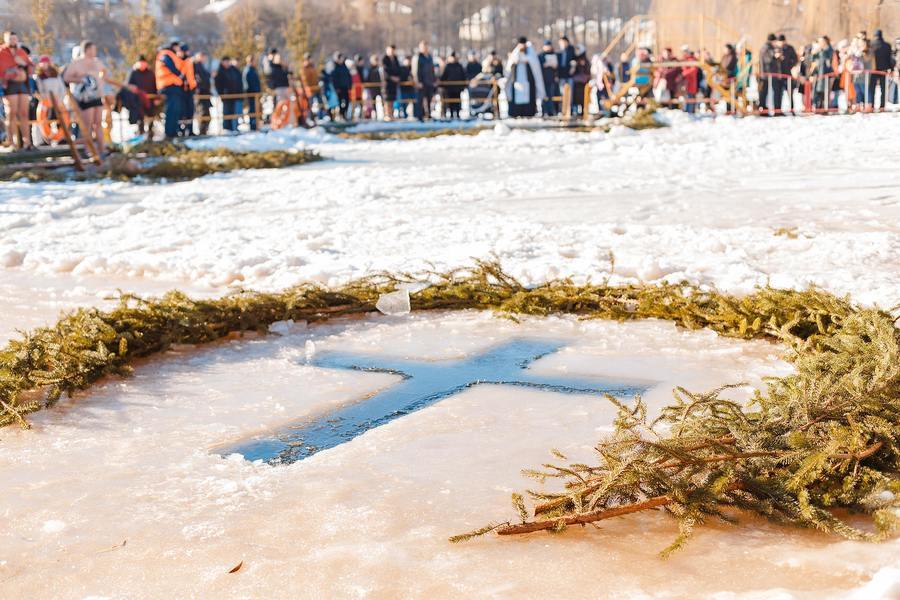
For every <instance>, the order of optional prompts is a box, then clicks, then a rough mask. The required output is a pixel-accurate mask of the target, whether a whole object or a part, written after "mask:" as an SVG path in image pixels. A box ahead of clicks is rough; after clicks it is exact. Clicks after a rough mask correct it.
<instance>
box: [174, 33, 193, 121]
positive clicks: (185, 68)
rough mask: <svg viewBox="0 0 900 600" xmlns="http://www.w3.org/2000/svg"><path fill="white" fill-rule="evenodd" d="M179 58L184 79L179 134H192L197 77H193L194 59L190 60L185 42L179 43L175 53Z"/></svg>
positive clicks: (189, 50)
mask: <svg viewBox="0 0 900 600" xmlns="http://www.w3.org/2000/svg"><path fill="white" fill-rule="evenodd" d="M177 54H178V58H180V59H181V64H180V65H179V66H180V67H181V72H182V73H184V77H185V79H186V81H185V83H184V98H183V100H184V106H183V107H182V113H181V128H180V133H181V135H185V136H190V135H194V93H195V92H196V91H197V79H196V77H194V61H193V60H191V49H190V48H189V47H188V45H187V44H182V45H181V51H180V52H178V53H177Z"/></svg>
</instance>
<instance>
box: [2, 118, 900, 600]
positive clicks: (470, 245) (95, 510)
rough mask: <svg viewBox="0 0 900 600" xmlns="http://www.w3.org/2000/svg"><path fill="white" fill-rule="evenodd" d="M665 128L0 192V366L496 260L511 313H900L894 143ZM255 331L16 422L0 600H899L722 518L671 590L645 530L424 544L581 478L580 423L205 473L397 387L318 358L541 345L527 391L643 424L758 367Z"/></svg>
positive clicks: (852, 126) (813, 536) (766, 126)
mask: <svg viewBox="0 0 900 600" xmlns="http://www.w3.org/2000/svg"><path fill="white" fill-rule="evenodd" d="M665 118H666V119H668V120H669V121H670V122H671V123H672V127H671V128H668V129H661V130H654V131H642V132H632V131H630V130H619V129H613V130H612V131H611V132H610V133H609V134H598V133H573V132H567V131H556V130H541V131H525V130H522V129H521V128H519V127H517V126H515V125H514V124H513V126H503V127H500V128H497V129H495V128H491V129H486V130H485V131H482V132H480V133H478V134H477V135H473V136H441V137H439V138H432V139H422V140H414V141H379V142H375V141H361V140H353V139H344V138H340V137H336V136H333V135H330V134H328V133H326V132H324V131H323V130H319V129H316V130H312V131H306V130H297V131H284V130H283V131H280V132H277V133H272V134H264V133H257V134H248V135H243V136H238V137H222V138H207V139H203V140H196V141H191V144H194V145H197V146H198V147H206V148H211V147H219V146H223V147H229V148H233V149H239V150H259V149H298V150H299V149H314V150H316V151H318V152H320V153H321V154H322V155H323V156H326V157H329V158H330V160H328V161H325V162H320V163H315V164H310V165H303V166H299V167H294V168H289V169H281V170H267V171H243V172H235V173H228V174H219V175H213V176H208V177H204V178H201V179H198V180H196V181H193V182H183V183H161V184H155V185H138V184H128V183H113V182H102V183H77V184H74V183H70V184H58V183H48V184H40V185H36V184H24V183H10V184H4V185H2V186H0V340H4V339H8V338H9V337H11V336H13V335H14V331H15V330H16V329H30V328H32V327H35V326H37V325H40V324H42V323H47V322H52V320H53V319H54V318H55V317H56V315H57V314H58V313H59V312H60V311H61V310H70V309H72V308H74V307H77V306H97V305H99V306H109V305H110V304H111V303H112V302H114V297H115V294H116V290H117V289H123V290H127V291H136V292H138V293H141V294H159V293H161V292H163V291H164V290H166V289H169V288H173V287H177V288H179V289H182V290H185V291H187V292H189V293H192V294H195V295H203V296H209V295H215V296H218V295H221V294H223V293H225V292H227V291H228V290H229V289H231V288H232V287H235V286H244V287H251V288H255V289H263V290H276V289H281V288H283V287H286V286H289V285H292V284H295V283H300V282H305V281H310V280H312V281H320V282H323V283H327V284H337V283H340V282H343V281H346V280H348V279H349V278H352V277H356V276H359V275H365V274H369V273H371V272H372V271H375V270H380V269H387V270H391V271H415V270H417V269H421V268H436V269H442V268H447V267H455V266H459V265H466V264H471V259H472V257H476V258H490V257H492V256H495V257H497V259H498V260H499V261H500V262H501V263H502V264H503V266H504V267H505V268H506V269H507V270H509V271H510V272H511V273H512V274H513V275H515V276H516V277H519V278H520V279H521V280H522V281H524V282H526V283H538V282H541V281H544V280H546V279H547V278H551V277H560V276H573V277H575V278H576V279H577V280H579V281H584V280H587V279H588V278H591V279H593V280H595V281H596V280H603V279H606V278H607V277H608V278H609V279H610V281H611V282H612V283H614V284H618V283H626V282H633V281H648V282H656V281H675V282H677V281H690V282H694V283H697V284H702V285H716V286H718V287H720V288H722V289H725V290H729V291H733V292H737V293H743V292H748V291H751V290H752V289H754V288H755V287H757V286H760V285H765V284H766V283H771V284H772V285H775V286H777V287H793V288H803V287H805V286H807V285H809V284H816V285H820V286H822V287H824V288H826V289H829V290H832V291H834V292H837V293H840V294H849V295H850V296H851V297H852V298H853V299H854V300H856V301H858V302H861V303H864V304H879V305H881V306H884V307H890V306H893V305H895V304H896V303H897V300H898V298H900V268H898V266H897V256H898V255H900V171H898V169H897V168H896V159H897V156H900V115H869V116H864V115H859V116H853V117H840V118H803V119H744V120H732V119H718V120H711V119H709V120H698V121H695V120H691V119H687V118H685V117H684V116H683V115H680V114H670V115H667V116H666V117H665ZM611 258H614V263H615V268H614V270H613V271H612V272H611V264H612V261H611ZM410 291H415V290H414V289H413V290H410ZM403 292H404V290H401V294H400V295H401V296H404V293H403ZM404 298H405V296H404ZM401 299H403V298H401ZM388 308H390V309H391V310H389V311H386V312H401V313H402V312H404V310H399V311H396V310H394V309H396V308H397V307H396V306H388ZM400 308H401V309H404V308H405V305H404V306H401V307H400ZM273 332H274V335H270V336H266V337H257V336H247V337H245V338H242V339H240V340H233V341H229V342H224V343H220V344H214V345H212V346H209V347H204V348H196V349H195V348H190V347H180V348H177V349H174V350H173V351H172V352H169V353H168V354H167V355H165V356H164V357H161V358H159V359H157V360H150V361H146V362H144V363H142V364H140V365H139V366H138V368H137V371H136V374H135V376H134V377H132V378H129V379H122V380H120V379H111V380H108V381H106V382H104V383H103V384H102V385H100V386H99V387H97V388H94V389H92V390H90V391H89V392H86V393H82V394H79V395H78V396H77V398H76V399H75V400H74V401H70V400H64V401H62V402H61V403H60V404H59V405H58V406H57V407H54V408H52V409H49V410H46V411H43V412H42V413H39V414H36V415H34V416H33V417H32V423H33V425H34V428H33V429H32V430H30V431H20V430H18V429H14V428H7V429H3V430H0V489H3V490H4V493H3V494H0V518H2V519H3V523H4V526H3V527H0V596H2V597H73V598H87V597H147V598H151V597H160V596H173V595H174V596H179V597H183V596H184V597H189V596H200V597H212V596H214V597H248V596H291V597H348V596H353V597H358V596H375V597H396V596H398V595H402V596H408V597H421V596H426V595H427V596H435V597H460V596H477V597H484V596H488V597H500V596H503V597H508V596H524V597H546V596H565V597H598V596H599V597H620V598H632V597H668V598H682V597H691V598H715V599H723V600H724V599H741V600H746V599H751V598H754V599H755V598H772V597H776V598H803V599H805V598H843V597H855V598H867V599H868V598H892V597H897V594H898V585H900V562H898V558H897V557H898V556H900V541H897V540H894V541H890V542H887V543H884V544H864V543H856V542H848V541H842V540H840V539H836V538H834V537H830V536H825V535H822V534H819V533H816V532H811V531H797V530H793V529H785V528H780V527H777V526H775V525H771V524H769V523H766V522H763V521H761V520H758V519H754V518H752V517H749V516H746V515H742V516H741V523H742V525H745V526H741V527H737V528H734V527H728V526H724V525H718V524H711V525H710V526H709V527H705V528H703V529H701V530H700V531H699V532H698V533H697V536H696V538H695V539H694V540H693V541H692V542H691V543H690V544H688V546H687V547H686V548H685V550H684V551H682V552H680V553H678V554H676V555H675V556H674V557H673V558H671V559H669V560H666V561H663V560H661V559H659V558H658V556H657V552H658V551H659V550H660V549H662V548H663V547H664V546H665V545H666V544H668V543H669V542H670V541H671V540H672V538H673V537H674V536H675V535H676V530H675V528H674V526H673V524H672V522H671V521H670V520H668V519H667V518H665V517H664V515H662V514H651V515H641V516H636V517H634V518H625V519H617V520H612V521H610V522H608V523H606V524H604V525H603V527H602V528H601V529H600V530H594V529H584V530H578V531H574V530H573V531H569V532H567V533H566V535H564V536H559V537H554V538H552V539H551V538H548V537H547V536H544V535H536V536H530V537H525V538H516V539H498V538H496V537H488V538H484V539H480V540H477V541H474V542H471V543H468V544H465V545H451V544H449V543H448V542H447V541H446V538H447V537H448V536H449V535H452V534H455V533H459V532H461V531H466V530H468V529H472V528H474V527H477V526H480V525H483V524H485V523H486V522H488V521H490V520H492V519H493V520H503V519H507V518H510V517H511V516H513V512H514V511H513V510H512V507H511V506H510V502H509V495H510V493H511V492H512V491H516V490H522V489H525V488H528V487H532V486H533V485H534V484H533V482H531V481H530V480H526V479H524V478H522V476H521V475H520V474H519V470H520V469H521V468H526V467H535V466H538V465H540V464H541V463H542V462H545V461H546V460H547V459H548V458H549V455H548V453H547V451H548V450H549V449H550V448H554V447H556V448H559V449H560V450H562V451H563V452H565V453H567V454H569V455H570V456H571V457H573V458H578V457H584V458H589V457H590V449H591V446H592V444H594V443H595V442H596V441H597V439H598V438H599V437H601V436H602V435H604V433H606V432H608V431H609V430H610V425H611V421H612V418H613V416H614V415H613V412H612V407H611V405H610V404H608V403H606V402H605V401H603V400H599V399H597V398H595V397H590V396H568V395H567V396H561V395H558V394H553V393H548V392H541V391H536V390H524V389H518V388H517V389H515V390H511V389H508V388H505V387H502V386H476V387H474V388H471V389H468V390H467V391H465V392H464V393H461V394H457V395H455V396H452V397H450V398H447V399H445V400H442V401H441V402H439V403H437V404H435V405H434V406H431V407H429V408H426V409H423V410H421V411H418V412H415V413H413V414H410V415H407V416H405V417H402V418H399V419H396V420H394V421H392V422H391V423H389V424H387V425H385V426H382V427H378V428H376V429H373V430H371V431H368V432H367V433H365V434H364V435H361V436H359V437H357V438H355V439H354V440H352V441H351V442H349V443H346V444H343V445H340V446H338V447H335V448H332V449H330V450H326V451H323V452H320V453H318V454H316V455H315V456H313V457H311V458H309V459H307V460H304V461H301V462H298V463H295V464H293V465H290V466H280V467H271V466H268V465H265V464H261V463H251V462H248V461H246V460H244V459H243V458H241V457H240V456H236V455H234V456H228V457H222V456H220V455H218V454H217V453H216V450H217V449H218V448H224V447H229V446H233V445H234V444H235V443H236V442H238V441H240V440H242V439H245V438H248V437H250V436H254V435H258V434H260V433H264V432H268V431H272V430H274V429H277V428H279V427H281V426H284V425H286V424H290V423H295V422H297V421H298V420H302V419H303V418H305V417H309V416H312V415H319V414H322V413H324V412H326V411H329V410H330V409H333V408H335V407H338V406H342V405H344V404H346V403H347V402H350V401H355V400H359V399H362V398H365V397H367V396H369V395H371V394H373V393H376V392H377V391H379V390H381V389H383V388H384V387H385V386H388V385H391V384H392V383H394V382H396V381H397V376H394V375H390V374H384V373H361V372H349V371H335V370H327V369H321V368H318V367H314V366H311V365H309V364H308V363H309V362H310V360H311V359H312V357H313V356H314V355H316V354H317V353H318V352H327V351H330V350H340V351H347V352H356V353H359V352H363V353H364V352H369V353H378V354H381V355H395V356H403V357H414V358H415V359H416V360H445V359H451V358H459V357H466V356H470V355H473V354H476V353H479V352H481V351H483V350H485V349H486V348H488V347H491V346H493V345H496V344H499V343H501V342H503V341H504V340H508V339H512V338H520V337H548V338H552V339H563V340H566V341H567V342H568V343H569V346H567V347H566V348H565V349H564V350H563V351H561V352H559V353H556V354H553V355H549V356H547V357H545V358H543V359H541V360H539V361H538V362H536V363H535V365H534V366H533V368H534V369H535V370H537V371H538V372H539V373H543V374H554V373H557V374H559V373H563V372H565V373H567V374H569V375H572V376H591V375H595V376H599V377H615V378H619V379H633V380H642V381H647V380H648V379H649V380H652V381H653V382H654V383H655V384H654V385H653V387H652V388H651V389H650V390H649V392H648V393H647V394H646V400H647V401H648V403H649V404H650V405H651V407H654V408H656V409H658V408H659V407H660V406H662V405H663V404H664V403H666V402H668V401H669V399H670V397H671V396H670V393H671V389H672V388H673V387H674V386H676V385H683V386H685V387H687V388H688V389H694V390H706V389H710V388H713V387H715V386H717V385H719V384H723V383H734V382H738V381H746V382H749V383H751V384H752V385H759V382H760V381H761V379H762V378H763V377H766V376H780V375H784V374H785V373H787V372H788V366H787V365H786V364H784V363H783V362H781V361H780V360H779V359H778V355H779V354H780V352H781V350H782V349H781V348H779V347H777V346H772V345H769V344H766V343H761V342H754V343H746V342H738V341H734V340H726V339H723V338H719V337H717V336H716V335H715V334H713V333H711V332H708V331H696V332H687V331H681V330H678V329H676V328H675V327H674V326H673V325H671V324H668V323H660V322H655V321H647V322H638V323H627V324H619V323H611V322H603V321H597V322H593V321H591V322H581V321H578V320H575V319H571V318H548V319H536V318H534V319H533V318H528V319H525V320H523V321H522V322H521V323H514V322H512V321H509V320H504V319H499V318H496V317H493V316H491V315H490V314H488V313H482V312H460V313H443V314H429V315H422V314H417V313H415V312H413V313H412V314H409V315H397V316H382V315H377V316H371V317H369V318H365V319H351V320H341V321H337V322H333V323H329V324H327V325H309V324H307V323H305V322H283V323H279V324H277V325H276V326H275V327H274V328H273ZM734 393H735V394H736V396H735V397H736V398H745V397H746V396H747V394H748V393H749V390H746V389H744V390H736V391H735V392H734ZM241 561H243V566H242V568H241V569H240V570H239V571H238V572H236V573H234V574H228V571H229V570H230V569H231V568H232V567H234V566H235V565H237V564H238V563H239V562H241Z"/></svg>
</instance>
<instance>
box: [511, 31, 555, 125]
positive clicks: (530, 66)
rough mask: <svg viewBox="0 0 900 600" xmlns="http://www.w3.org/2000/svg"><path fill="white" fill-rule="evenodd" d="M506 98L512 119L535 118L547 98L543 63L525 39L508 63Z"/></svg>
mask: <svg viewBox="0 0 900 600" xmlns="http://www.w3.org/2000/svg"><path fill="white" fill-rule="evenodd" d="M506 73H507V77H506V98H507V100H508V102H509V116H510V117H533V116H535V115H536V114H537V106H538V102H542V101H543V100H544V99H545V98H546V97H547V91H546V89H545V88H544V76H543V73H542V72H541V62H540V60H539V59H538V55H537V52H535V51H534V47H532V45H531V43H529V42H528V40H527V39H525V38H524V37H521V38H519V43H518V44H516V47H515V49H514V50H513V51H512V52H511V53H510V55H509V60H507V61H506Z"/></svg>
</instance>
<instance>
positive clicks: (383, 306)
mask: <svg viewBox="0 0 900 600" xmlns="http://www.w3.org/2000/svg"><path fill="white" fill-rule="evenodd" d="M375 308H377V309H378V310H379V311H380V312H382V313H383V314H386V315H393V316H399V315H408V314H409V311H410V310H411V309H410V305H409V290H408V289H406V288H404V289H401V290H397V291H396V292H391V293H390V294H382V295H381V296H380V297H379V298H378V302H376V303H375Z"/></svg>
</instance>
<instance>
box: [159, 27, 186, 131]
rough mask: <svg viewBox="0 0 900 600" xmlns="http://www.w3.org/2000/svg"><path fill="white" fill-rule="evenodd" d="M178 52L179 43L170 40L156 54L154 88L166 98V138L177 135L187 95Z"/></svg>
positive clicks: (179, 48) (179, 49)
mask: <svg viewBox="0 0 900 600" xmlns="http://www.w3.org/2000/svg"><path fill="white" fill-rule="evenodd" d="M179 52H181V44H179V43H178V42H172V43H171V44H169V46H168V47H165V48H162V49H161V50H160V51H159V54H157V55H156V89H158V90H159V93H161V94H162V95H163V96H165V98H166V128H165V129H166V138H168V139H173V138H175V137H177V136H178V132H179V130H180V128H181V124H180V123H181V118H182V116H183V113H184V105H185V100H184V97H185V96H186V95H187V94H186V92H185V91H184V90H185V87H186V86H187V85H188V79H187V77H186V76H185V74H184V72H183V71H182V69H183V67H184V65H183V61H182V59H181V57H179V56H178V53H179Z"/></svg>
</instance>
